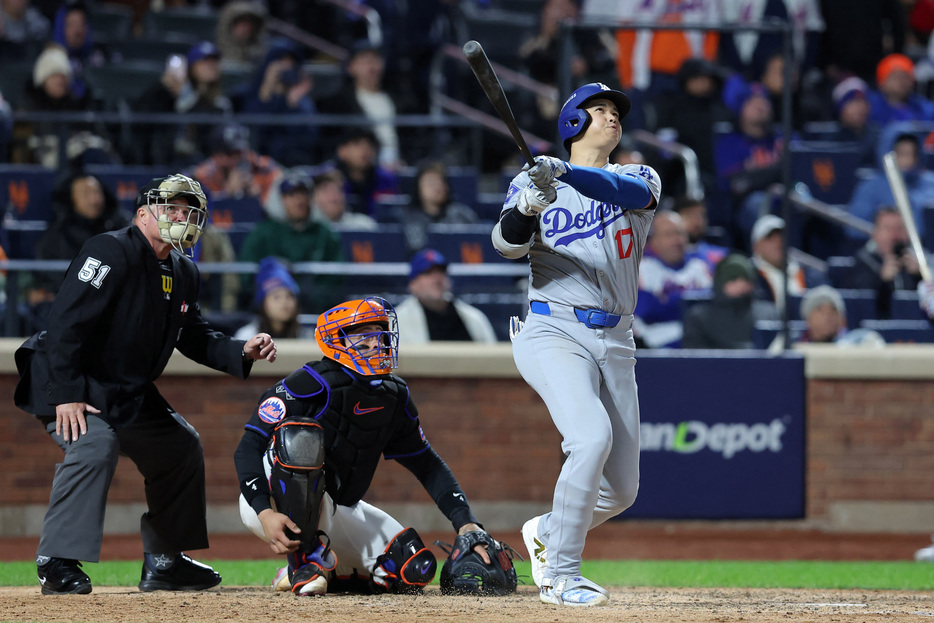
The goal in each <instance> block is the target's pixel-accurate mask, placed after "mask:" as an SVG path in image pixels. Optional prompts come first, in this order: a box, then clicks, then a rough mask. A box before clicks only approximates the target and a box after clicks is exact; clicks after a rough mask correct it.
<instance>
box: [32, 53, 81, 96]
mask: <svg viewBox="0 0 934 623" xmlns="http://www.w3.org/2000/svg"><path fill="white" fill-rule="evenodd" d="M55 74H63V75H64V76H65V77H66V78H68V80H69V82H70V81H71V78H72V76H73V72H72V69H71V62H70V61H69V60H68V54H66V53H65V50H63V49H62V48H61V47H59V46H57V45H51V46H49V47H47V48H46V49H45V50H43V52H42V54H40V55H39V58H37V59H36V64H35V65H33V68H32V83H33V85H35V86H36V87H41V86H42V83H43V82H45V80H46V78H48V77H49V76H54V75H55Z"/></svg>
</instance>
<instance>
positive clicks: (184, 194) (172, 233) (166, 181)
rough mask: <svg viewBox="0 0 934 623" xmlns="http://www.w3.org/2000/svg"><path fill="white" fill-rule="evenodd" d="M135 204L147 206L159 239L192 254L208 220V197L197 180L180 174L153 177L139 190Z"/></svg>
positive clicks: (189, 254) (187, 253) (186, 253)
mask: <svg viewBox="0 0 934 623" xmlns="http://www.w3.org/2000/svg"><path fill="white" fill-rule="evenodd" d="M136 205H137V206H146V209H147V210H149V213H150V214H151V215H152V217H153V218H154V219H155V220H156V223H157V225H158V226H159V235H160V236H161V237H162V240H164V241H165V242H167V243H169V244H170V245H172V247H173V248H174V249H176V250H177V251H179V252H180V253H182V254H185V255H188V256H191V255H192V253H193V252H192V248H193V247H194V246H195V243H196V242H198V238H200V237H201V232H202V231H204V226H205V224H206V223H207V220H208V198H207V196H206V195H205V194H204V191H203V190H201V184H199V183H198V182H196V181H195V180H193V179H191V178H190V177H188V176H185V175H181V174H176V175H170V176H169V177H166V178H162V179H158V178H157V179H154V180H153V181H152V182H151V183H150V184H148V185H147V186H146V187H145V188H143V189H142V190H141V191H140V194H139V196H138V197H137V198H136Z"/></svg>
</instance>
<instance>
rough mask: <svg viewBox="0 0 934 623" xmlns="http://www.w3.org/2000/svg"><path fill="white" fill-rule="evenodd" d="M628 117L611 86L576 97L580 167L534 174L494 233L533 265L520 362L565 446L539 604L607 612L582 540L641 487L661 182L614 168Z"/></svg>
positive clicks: (571, 136) (540, 167) (571, 164)
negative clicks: (637, 314)
mask: <svg viewBox="0 0 934 623" xmlns="http://www.w3.org/2000/svg"><path fill="white" fill-rule="evenodd" d="M629 109H630V102H629V98H628V97H627V96H626V95H625V94H624V93H622V92H620V91H615V90H613V89H610V88H609V87H608V86H606V85H604V84H600V83H591V84H586V85H584V86H582V87H580V88H579V89H577V90H576V91H574V93H572V94H571V96H570V97H569V98H568V100H567V101H566V102H565V104H564V106H563V107H562V109H561V112H560V114H559V117H558V123H559V130H560V134H561V137H562V139H563V140H564V146H565V147H566V148H567V150H568V151H569V152H570V160H569V161H567V162H565V161H562V160H559V159H558V158H553V157H547V156H539V157H537V158H535V165H534V166H532V167H531V168H529V167H528V165H526V167H524V168H523V171H522V172H521V173H520V174H519V175H518V176H516V177H515V178H514V179H513V180H512V183H511V184H510V185H509V191H508V194H507V195H506V201H505V204H504V206H503V211H502V213H501V214H500V219H499V222H498V223H497V224H496V226H495V227H494V228H493V234H492V237H493V245H494V246H495V247H496V249H497V250H498V251H499V253H501V254H502V255H503V256H505V257H508V258H512V259H516V258H520V257H523V256H524V255H526V254H528V256H529V263H530V265H531V276H530V283H529V299H530V301H531V303H530V308H529V314H528V315H527V317H526V320H525V323H524V326H521V330H520V331H519V332H518V334H517V335H515V337H514V341H513V356H514V358H515V361H516V365H517V366H518V368H519V372H520V373H521V374H522V377H523V378H524V379H525V380H526V382H528V383H529V385H531V386H532V387H533V388H534V389H535V391H537V392H538V394H539V395H540V396H541V397H542V399H543V400H544V401H545V404H546V406H547V407H548V411H549V413H550V414H551V418H552V420H553V421H554V423H555V426H556V427H557V428H558V431H559V432H560V433H561V436H562V438H563V441H562V444H561V447H562V451H563V452H564V454H565V456H566V460H565V462H564V465H563V466H562V468H561V474H560V475H559V477H558V482H557V485H556V486H555V493H554V501H553V505H552V510H551V512H549V513H546V514H544V515H542V516H540V517H535V518H533V519H530V520H529V521H527V522H526V523H525V525H524V526H523V527H522V537H523V540H524V541H525V544H526V547H527V548H528V549H529V554H530V555H531V562H532V577H533V579H534V580H535V584H536V585H538V586H539V587H540V593H539V595H540V598H541V600H542V601H543V602H545V603H552V604H556V605H566V606H599V605H602V604H605V603H606V602H607V601H608V599H609V594H608V592H607V591H606V590H605V589H603V588H602V587H600V586H598V585H597V584H595V583H593V582H591V581H590V580H588V579H586V578H584V577H582V576H581V574H580V566H581V555H582V552H583V549H584V540H585V538H586V536H587V531H588V530H590V529H591V528H593V527H595V526H598V525H600V524H601V523H603V522H604V521H606V520H608V519H610V518H611V517H613V516H615V515H617V514H619V513H620V512H622V511H623V510H625V509H626V508H628V507H629V506H630V505H632V503H633V502H634V501H635V498H636V493H637V491H638V488H639V403H638V398H637V394H636V379H635V364H636V360H635V343H634V341H633V336H632V313H633V310H634V309H635V306H636V296H637V291H638V285H639V263H640V261H641V260H642V250H643V247H644V246H645V241H646V237H647V235H648V231H649V227H650V225H651V223H652V218H653V216H654V214H655V212H654V210H655V207H656V206H657V205H658V199H659V195H660V194H661V183H660V181H659V179H658V174H657V173H656V172H655V171H654V170H653V169H652V168H651V167H647V166H642V165H617V164H610V163H609V156H610V153H611V152H612V150H613V149H614V148H615V147H616V145H617V144H618V143H619V141H620V138H621V137H622V129H621V120H622V119H623V118H624V117H625V116H626V114H627V113H628V112H629Z"/></svg>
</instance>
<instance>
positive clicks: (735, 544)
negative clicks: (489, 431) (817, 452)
mask: <svg viewBox="0 0 934 623" xmlns="http://www.w3.org/2000/svg"><path fill="white" fill-rule="evenodd" d="M423 536H424V537H425V541H426V542H429V543H431V542H433V541H434V540H435V539H436V538H440V539H442V540H448V541H450V535H447V534H426V535H423ZM496 536H498V537H499V538H501V539H502V540H505V541H506V542H508V543H511V544H512V545H513V546H514V547H516V549H518V550H519V551H520V552H521V553H524V552H523V551H522V539H521V537H520V535H519V534H518V532H517V533H516V534H503V535H496ZM929 543H930V535H918V534H915V535H859V534H828V533H823V532H820V531H817V530H807V529H801V528H797V527H794V526H789V527H776V526H774V525H770V526H763V525H760V524H755V523H750V524H732V525H729V526H728V527H723V526H721V525H719V524H715V523H709V524H706V523H696V524H692V523H671V524H669V523H651V522H646V523H629V522H613V523H611V524H610V525H607V526H601V527H600V528H598V529H596V530H594V531H593V532H592V533H591V534H590V536H589V537H588V541H587V548H586V550H585V552H584V555H585V559H596V558H603V559H607V558H628V559H658V560H686V559H695V560H702V559H724V560H794V559H798V560H911V559H912V555H913V554H914V551H915V550H916V549H918V548H919V547H924V546H926V545H927V544H929ZM36 545H37V542H36V539H33V538H22V539H0V560H7V561H9V560H30V559H31V558H32V556H33V555H34V553H35V549H36ZM140 551H141V550H140V542H139V537H138V536H125V537H124V536H107V537H105V539H104V546H103V551H102V559H103V560H139V559H140V558H141V554H140ZM435 553H436V554H438V555H439V557H440V556H441V553H440V550H438V551H436V552H435ZM192 554H193V555H194V556H195V557H196V558H199V559H201V560H217V559H234V558H238V559H243V558H253V559H266V558H268V559H270V577H271V575H272V573H273V572H274V569H275V563H276V561H275V560H274V559H273V557H272V556H270V554H269V552H268V550H266V549H265V545H264V544H263V543H262V542H260V541H259V540H258V539H255V538H254V537H252V536H249V535H245V534H235V535H212V536H211V548H210V549H209V550H204V551H201V552H192ZM919 564H925V563H919ZM932 572H934V566H932ZM92 581H93V577H92ZM610 593H611V600H610V602H609V604H607V605H606V606H604V607H602V608H586V609H573V608H566V607H562V608H559V607H556V606H550V605H546V604H542V603H540V602H539V601H538V598H537V593H536V591H535V588H534V587H533V586H520V588H519V591H518V592H517V593H516V594H515V595H512V596H509V597H496V598H494V597H488V598H476V597H443V596H441V595H440V593H439V591H438V589H437V587H429V588H428V589H427V590H426V591H425V593H424V594H423V595H421V596H417V597H415V596H397V595H381V596H372V597H371V596H356V595H354V596H351V595H328V596H325V597H319V598H299V597H295V596H293V595H291V594H288V593H279V594H277V593H274V592H273V591H272V590H271V589H269V588H267V587H243V586H225V585H222V586H221V587H219V588H217V589H212V590H210V591H205V592H202V593H165V592H157V593H140V592H139V591H138V590H137V589H136V588H125V587H106V586H97V585H95V586H94V592H93V593H91V594H90V595H81V596H66V597H45V596H42V595H40V593H39V587H38V585H37V586H35V587H22V588H9V587H7V588H0V621H41V622H59V621H95V622H100V623H110V622H129V623H137V622H149V621H152V622H159V623H169V622H174V621H209V622H220V621H250V622H251V623H256V622H257V621H269V620H273V619H285V618H286V617H287V620H303V619H305V620H315V621H322V622H327V623H349V622H351V621H353V622H355V623H356V622H358V621H361V620H363V621H366V620H379V621H380V622H381V623H418V622H428V621H431V622H434V621H445V622H448V621H450V622H464V623H486V622H490V623H493V622H504V623H506V622H508V623H532V622H535V623H543V622H572V621H587V622H590V623H604V622H606V623H610V622H613V623H616V622H619V621H639V622H646V623H671V622H675V621H685V622H695V621H696V622H701V621H703V622H708V621H709V622H717V623H723V622H728V621H743V622H744V623H776V622H779V621H781V622H783V623H784V622H788V621H795V622H799V621H805V622H824V621H846V622H847V623H851V622H856V623H860V622H877V621H886V622H902V621H926V620H934V592H894V591H866V590H820V591H813V590H799V589H793V590H792V589H781V590H779V589H755V590H751V589H721V588H717V589H667V588H665V589H660V588H640V587H635V588H620V587H611V588H610Z"/></svg>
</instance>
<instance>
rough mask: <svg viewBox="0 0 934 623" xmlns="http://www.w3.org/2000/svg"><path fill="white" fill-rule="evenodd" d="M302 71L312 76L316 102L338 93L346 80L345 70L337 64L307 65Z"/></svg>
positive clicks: (312, 91)
mask: <svg viewBox="0 0 934 623" xmlns="http://www.w3.org/2000/svg"><path fill="white" fill-rule="evenodd" d="M302 69H304V70H305V71H306V72H307V73H308V74H309V75H310V76H311V80H312V83H313V86H312V87H311V97H312V98H313V99H315V100H316V101H317V100H322V99H324V98H326V97H330V96H332V95H334V94H335V93H337V92H338V91H339V90H340V88H341V87H342V86H344V80H346V73H345V72H344V68H343V67H341V66H340V65H339V64H336V63H305V64H304V65H303V66H302Z"/></svg>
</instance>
